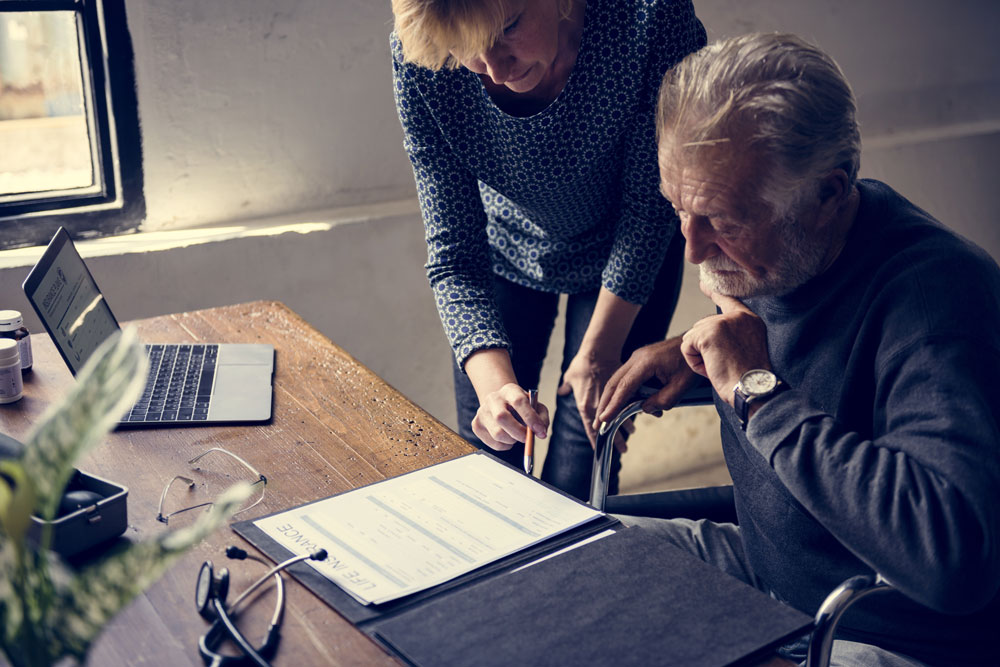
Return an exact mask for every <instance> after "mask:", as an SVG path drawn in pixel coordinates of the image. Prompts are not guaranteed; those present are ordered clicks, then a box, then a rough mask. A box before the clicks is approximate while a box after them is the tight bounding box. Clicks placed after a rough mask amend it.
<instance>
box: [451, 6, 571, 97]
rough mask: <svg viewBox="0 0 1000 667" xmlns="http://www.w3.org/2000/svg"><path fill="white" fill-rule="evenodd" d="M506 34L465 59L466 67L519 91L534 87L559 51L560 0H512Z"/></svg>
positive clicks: (507, 18)
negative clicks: (482, 50)
mask: <svg viewBox="0 0 1000 667" xmlns="http://www.w3.org/2000/svg"><path fill="white" fill-rule="evenodd" d="M507 4H508V11H507V17H506V20H505V21H504V31H503V35H502V36H501V38H500V39H499V40H497V43H496V44H494V45H493V46H492V47H491V48H490V49H489V50H488V51H486V52H485V53H480V54H479V55H477V56H475V57H473V58H469V59H466V60H462V61H461V63H462V65H463V66H464V67H466V68H467V69H469V70H471V71H473V72H475V73H476V74H483V75H486V76H488V77H489V78H490V80H491V81H493V83H495V84H497V85H503V86H506V87H507V88H509V89H510V90H512V91H514V92H516V93H526V92H529V91H531V90H534V89H535V88H536V87H537V86H538V85H539V84H540V83H542V82H543V81H544V80H545V79H546V77H547V75H548V74H549V73H550V71H551V70H552V64H553V63H554V62H555V60H556V57H557V56H558V54H559V23H560V20H561V18H562V16H561V13H560V11H559V5H560V2H559V0H510V2H508V3H507Z"/></svg>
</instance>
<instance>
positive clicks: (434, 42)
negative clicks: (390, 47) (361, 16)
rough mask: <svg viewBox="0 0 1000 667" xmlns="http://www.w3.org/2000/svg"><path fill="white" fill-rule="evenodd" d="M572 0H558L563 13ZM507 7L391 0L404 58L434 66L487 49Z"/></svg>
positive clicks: (477, 1) (494, 1)
mask: <svg viewBox="0 0 1000 667" xmlns="http://www.w3.org/2000/svg"><path fill="white" fill-rule="evenodd" d="M528 1H529V2H538V1H539V0H528ZM575 1H576V0H559V4H560V11H561V13H562V15H563V16H564V17H566V16H569V13H570V10H571V9H572V8H573V3H574V2H575ZM508 9H509V4H508V0H392V13H393V16H394V29H395V31H396V36H397V37H398V38H399V41H400V43H401V44H402V46H403V59H404V60H405V61H406V62H412V63H416V64H417V65H422V66H424V67H429V68H430V69H433V70H438V69H441V68H443V67H447V68H454V67H457V66H458V63H459V61H460V60H465V59H467V58H470V57H473V56H476V55H478V54H480V53H484V52H486V51H488V50H489V49H490V48H491V47H492V46H493V45H494V44H495V43H496V42H497V40H498V39H500V37H501V36H502V35H503V29H504V21H505V20H506V18H507V15H508Z"/></svg>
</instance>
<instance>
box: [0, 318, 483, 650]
mask: <svg viewBox="0 0 1000 667" xmlns="http://www.w3.org/2000/svg"><path fill="white" fill-rule="evenodd" d="M135 324H136V325H137V326H138V328H139V332H140V335H141V337H142V339H143V340H144V341H145V342H150V343H157V342H160V343H166V342H173V343H177V342H187V341H191V342H241V343H256V342H260V343H271V344H272V345H274V347H275V350H276V358H275V375H274V419H273V421H272V423H270V424H265V425H254V426H225V427H216V426H201V427H191V428H159V429H136V430H124V431H117V432H115V433H112V434H111V435H109V436H108V438H107V442H106V443H105V444H103V445H101V446H99V447H98V448H97V449H96V450H94V451H93V452H91V453H90V454H89V455H88V456H87V457H86V458H85V459H84V460H82V461H80V462H79V464H78V467H79V468H80V469H81V470H85V471H87V472H89V473H92V474H95V475H97V476H99V477H104V478H106V479H108V480H111V481H114V482H117V483H119V484H122V485H124V486H126V487H128V489H129V495H128V530H127V531H126V534H125V535H126V537H129V538H145V537H149V536H152V535H156V534H159V533H161V532H163V531H164V530H166V529H167V528H166V527H165V526H164V525H163V524H162V523H159V522H157V521H156V519H155V517H156V511H157V503H158V502H159V499H160V493H161V491H162V490H163V486H164V484H165V483H166V482H167V480H169V479H170V478H171V477H173V476H174V475H176V474H189V473H188V472H187V471H189V470H190V466H189V465H188V464H187V460H188V459H190V458H191V457H193V456H195V455H197V454H200V453H201V452H204V451H205V450H206V449H208V448H210V447H216V446H218V447H224V448H226V449H228V450H230V451H232V452H234V453H236V454H239V455H240V456H242V457H244V458H245V459H247V460H248V461H249V462H250V463H251V464H253V465H254V466H255V467H256V468H257V469H258V470H260V471H261V472H262V473H263V474H264V475H266V476H267V478H268V485H267V494H266V497H265V500H264V502H263V503H262V504H261V505H258V506H257V507H256V508H254V510H252V511H253V512H254V513H255V514H259V515H263V514H269V513H272V512H277V511H280V510H283V509H286V508H288V507H291V506H293V505H298V504H301V503H304V502H307V501H310V500H315V499H317V498H323V497H326V496H329V495H332V494H335V493H339V492H342V491H347V490H349V489H353V488H356V487H359V486H362V485H364V484H369V483H371V482H377V481H379V480H382V479H386V478H387V477H392V476H395V475H398V474H400V473H404V472H408V471H410V470H414V469H417V468H421V467H424V466H427V465H430V464H432V463H436V462H439V461H443V460H446V459H451V458H454V457H456V456H459V455H461V454H465V453H467V452H469V451H471V450H472V448H471V447H470V446H469V445H468V444H467V443H466V442H465V441H464V440H462V439H461V438H460V437H459V436H458V435H457V434H455V433H454V432H453V431H451V430H450V429H448V428H447V427H446V426H444V425H443V424H441V423H440V422H439V421H437V420H436V419H434V418H433V417H431V416H430V415H428V414H427V413H426V412H424V411H423V410H422V409H420V408H419V407H417V406H416V405H414V404H413V403H412V402H410V401H409V400H407V399H406V398H405V397H404V396H402V395H401V394H400V393H399V392H398V391H396V390H395V389H393V388H392V387H390V386H389V385H388V384H386V383H385V382H384V381H383V380H381V379H380V378H379V377H377V376H376V375H375V374H374V373H372V372H371V371H370V370H368V369H367V368H365V367H364V366H363V365H361V364H360V363H359V362H358V361H357V360H355V359H354V358H353V357H351V356H350V355H349V354H347V353H346V352H345V351H344V350H342V349H341V348H339V347H338V346H337V345H335V344H334V343H332V342H331V341H330V340H329V339H328V338H326V337H325V336H323V335H322V334H320V333H319V332H318V331H316V330H315V329H314V328H312V327H311V326H310V325H309V324H308V323H306V322H305V321H304V320H303V319H302V318H301V317H299V316H298V315H296V314H295V313H294V312H292V311H291V310H289V309H288V307H286V306H285V305H283V304H281V303H278V302H273V301H272V302H265V301H260V302H254V303H248V304H242V305H236V306H227V307H221V308H210V309H208V310H200V311H194V312H190V313H184V314H180V315H169V316H162V317H154V318H151V319H147V320H141V321H138V322H136V323H135ZM32 345H33V351H34V354H35V362H34V370H33V372H32V373H31V374H29V375H28V376H26V381H25V390H24V398H23V399H22V400H21V401H19V402H17V403H14V404H11V405H5V406H0V420H2V430H3V432H5V433H7V434H8V435H10V436H12V437H15V438H23V437H24V436H25V435H26V434H27V432H28V430H29V428H30V426H31V424H32V423H33V422H34V421H35V420H36V419H37V418H38V417H39V416H40V415H41V413H42V412H43V411H44V409H45V408H46V407H47V406H48V405H49V404H50V403H51V402H53V401H55V400H57V399H59V398H60V397H61V396H62V395H63V394H64V393H65V391H66V388H67V387H68V386H69V385H70V383H72V382H73V378H72V376H71V375H70V373H69V370H68V369H67V368H66V365H65V363H63V361H62V359H61V358H60V357H59V354H58V352H57V351H56V350H55V348H54V347H53V346H52V343H51V341H50V340H49V339H48V337H47V336H44V335H33V336H32ZM206 467H208V466H207V464H206ZM217 469H218V470H219V471H220V472H219V473H217V474H214V475H213V474H211V473H209V472H205V473H204V474H202V473H199V474H198V476H199V478H200V479H203V480H205V483H206V487H205V489H199V490H198V491H203V492H205V495H206V496H207V495H209V494H211V493H217V492H218V491H220V490H222V489H223V488H225V487H226V486H228V484H230V483H232V482H233V481H235V479H245V478H246V475H245V473H242V474H241V471H240V466H239V465H238V464H234V465H230V464H229V463H228V462H227V461H221V462H219V463H218V464H217ZM175 486H176V485H175ZM172 490H173V491H177V492H178V493H183V491H182V490H181V489H172ZM191 514H195V513H193V512H192V513H191ZM240 518H241V519H242V518H250V517H246V516H241V517H240ZM190 520H191V519H190V518H187V515H178V517H176V518H175V519H174V520H172V521H171V526H174V525H185V523H184V522H185V521H190ZM229 544H237V545H240V546H243V547H246V546H247V545H246V544H245V543H244V542H243V540H242V539H241V538H239V537H238V536H237V535H235V534H234V533H232V532H231V531H229V530H220V531H218V532H217V533H215V534H214V535H213V536H211V537H210V538H209V539H208V540H206V541H205V542H204V543H202V544H201V545H200V546H198V547H196V548H195V549H193V550H192V551H191V552H189V553H188V554H186V555H185V556H184V557H183V558H182V559H181V560H180V561H179V562H178V563H177V564H176V565H175V566H174V567H172V568H171V569H170V570H169V571H168V572H167V574H166V575H165V576H164V577H163V578H162V579H161V580H160V581H159V582H157V583H156V584H155V585H154V586H153V587H152V588H150V589H149V590H148V591H146V593H145V594H143V595H141V596H140V597H139V598H137V599H136V600H135V601H134V602H133V603H132V604H131V605H129V606H128V607H127V608H126V609H125V610H124V611H123V612H122V613H120V614H119V615H118V616H117V617H116V618H115V619H114V620H113V621H112V622H111V623H110V624H109V625H108V627H107V628H106V630H105V632H104V633H103V634H102V636H101V637H100V638H99V639H98V640H97V642H96V643H95V644H94V646H93V650H92V651H91V655H90V659H89V661H88V663H89V664H93V665H102V666H105V665H137V664H149V665H200V664H202V663H201V659H200V657H199V655H198V650H197V642H198V637H199V636H200V635H201V634H202V633H203V632H205V630H206V628H207V627H208V623H207V622H206V621H205V620H203V619H202V618H201V617H200V616H199V615H198V614H197V612H196V611H195V608H194V586H195V578H196V575H197V573H198V569H199V567H200V565H201V563H202V562H203V561H205V560H212V561H213V563H214V564H215V567H216V569H218V568H220V567H224V566H225V567H228V568H229V569H230V571H231V572H232V586H231V591H232V592H233V594H231V595H230V598H233V597H234V596H235V593H238V592H239V591H240V590H242V588H243V587H244V586H246V585H247V584H248V583H250V582H251V581H252V580H254V579H256V578H257V577H258V576H260V575H261V574H262V573H263V572H264V571H265V568H264V566H262V565H260V564H259V563H254V562H251V561H230V560H229V559H227V558H226V557H225V555H224V554H223V550H224V548H225V546H227V545H229ZM250 551H254V550H253V549H252V548H251V549H250ZM286 586H287V589H286V594H287V607H286V610H285V622H284V626H283V630H282V640H281V644H280V646H279V649H278V653H277V655H276V656H275V660H274V661H275V664H276V665H397V664H398V662H397V661H396V660H395V659H394V658H392V657H390V656H389V655H388V654H386V653H385V652H383V650H382V649H381V648H379V647H378V646H377V645H376V644H375V643H373V642H372V641H371V640H369V639H368V638H367V636H365V635H364V634H362V633H361V632H360V631H358V630H357V629H356V628H354V626H352V625H351V624H350V623H349V622H348V621H346V620H344V619H343V618H341V617H340V616H339V615H338V614H337V613H336V612H334V611H333V610H332V609H330V608H329V607H327V606H326V605H325V604H324V603H323V602H322V601H321V600H320V599H319V598H317V597H315V596H314V595H313V594H312V593H311V592H309V591H308V590H307V589H305V588H304V587H302V586H301V585H299V584H298V583H297V582H295V581H294V579H292V578H291V577H288V578H286ZM272 595H273V594H272V593H269V594H267V595H266V596H265V597H264V599H261V600H258V601H257V602H254V603H253V604H252V605H251V606H250V607H249V608H248V609H247V611H246V612H245V613H243V614H241V615H240V618H241V623H240V625H241V626H242V627H244V628H246V633H247V636H248V637H249V638H250V640H251V641H253V642H255V643H257V642H259V639H260V637H262V635H263V632H264V629H265V628H266V625H267V620H268V619H269V617H270V615H271V613H272V609H273V604H272Z"/></svg>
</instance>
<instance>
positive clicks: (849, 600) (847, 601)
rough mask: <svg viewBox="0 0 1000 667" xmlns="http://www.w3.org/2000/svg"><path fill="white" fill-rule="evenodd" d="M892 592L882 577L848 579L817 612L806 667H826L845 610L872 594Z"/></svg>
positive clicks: (863, 576)
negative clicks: (834, 636)
mask: <svg viewBox="0 0 1000 667" xmlns="http://www.w3.org/2000/svg"><path fill="white" fill-rule="evenodd" d="M891 590H893V587H892V585H891V584H890V583H889V582H888V581H886V580H885V579H883V578H882V575H880V574H862V575H858V576H856V577H851V578H850V579H848V580H847V581H845V582H844V583H842V584H841V585H840V586H838V587H837V588H835V589H834V590H833V592H832V593H830V594H829V595H828V596H826V600H824V601H823V604H821V605H820V607H819V611H817V612H816V620H815V622H814V625H813V631H812V636H811V637H810V638H809V652H808V654H807V656H806V667H828V665H829V664H830V652H831V651H832V650H833V635H834V633H835V632H836V630H837V624H838V623H839V622H840V617H841V616H843V615H844V612H845V611H847V609H848V607H850V606H851V605H853V604H854V603H855V602H857V601H858V600H862V599H864V598H866V597H868V596H869V595H871V594H872V593H879V592H882V591H891Z"/></svg>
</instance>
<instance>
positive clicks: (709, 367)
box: [681, 292, 771, 405]
mask: <svg viewBox="0 0 1000 667" xmlns="http://www.w3.org/2000/svg"><path fill="white" fill-rule="evenodd" d="M709 296H710V297H711V298H712V301H713V302H714V303H715V305H717V306H718V307H719V309H720V310H721V311H722V313H721V314H719V315H711V316H709V317H706V318H704V319H702V320H699V321H698V322H696V323H695V325H694V326H693V327H691V328H690V329H689V330H688V332H687V333H685V334H684V336H683V341H682V343H681V353H682V354H683V355H684V359H685V360H686V361H687V364H688V366H690V367H691V370H693V371H694V372H695V373H698V374H699V375H704V376H705V377H707V378H708V380H709V382H711V383H712V387H713V388H714V389H715V393H717V394H718V395H719V396H720V397H721V398H722V400H724V401H726V402H727V403H729V404H730V405H732V404H733V388H734V387H735V386H736V384H737V383H738V382H739V381H740V377H742V375H743V373H745V372H746V371H748V370H751V369H754V368H764V369H767V370H770V369H771V361H770V357H769V356H768V352H767V330H766V328H765V327H764V322H763V321H762V320H761V319H760V318H759V317H757V316H756V315H754V314H753V312H752V311H751V310H750V309H749V308H747V307H746V306H744V305H743V304H742V303H741V302H740V301H738V300H736V299H734V298H732V297H729V296H723V295H721V294H715V293H714V292H710V293H709Z"/></svg>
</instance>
